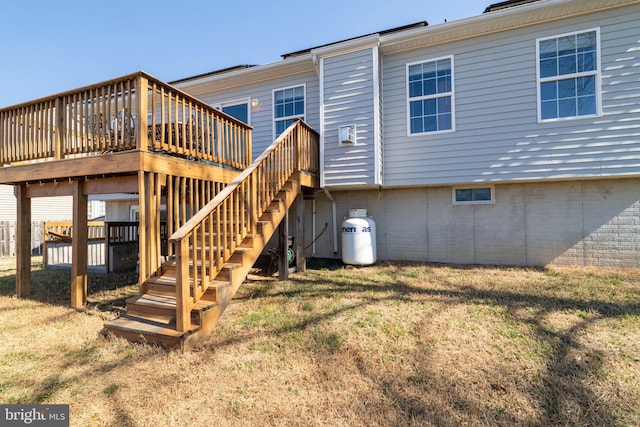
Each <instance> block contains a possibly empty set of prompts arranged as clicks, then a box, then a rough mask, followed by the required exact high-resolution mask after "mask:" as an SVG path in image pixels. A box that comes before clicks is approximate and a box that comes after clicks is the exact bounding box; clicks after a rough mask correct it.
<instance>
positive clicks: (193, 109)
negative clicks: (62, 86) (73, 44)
mask: <svg viewBox="0 0 640 427" xmlns="http://www.w3.org/2000/svg"><path fill="white" fill-rule="evenodd" d="M140 94H144V95H145V96H140ZM250 143H251V127H250V126H248V125H246V124H244V123H242V122H240V121H239V120H236V119H234V118H233V117H231V116H229V115H227V114H224V113H222V112H221V111H219V110H216V109H215V108H212V107H210V106H208V105H207V104H205V103H203V102H201V101H199V100H197V99H196V98H194V97H191V96H189V95H188V94H186V93H184V92H182V91H180V90H178V89H176V88H174V87H172V86H170V85H168V84H166V83H163V82H161V81H159V80H157V79H155V78H154V77H151V76H149V75H147V74H145V73H143V72H139V73H135V74H132V75H129V76H124V77H121V78H118V79H114V80H110V81H107V82H103V83H98V84H96V85H92V86H89V87H86V88H81V89H77V90H73V91H69V92H65V93H62V94H59V95H54V96H51V97H48V98H43V99H40V100H36V101H33V102H28V103H24V104H20V105H16V106H13V107H7V108H3V109H0V165H6V164H14V163H21V162H31V161H44V160H60V159H65V158H74V157H84V156H89V155H101V154H108V153H112V152H115V151H122V150H131V149H138V150H143V151H147V150H151V151H156V152H163V153H168V154H172V155H177V156H182V157H186V158H189V159H192V160H202V161H207V162H211V163H217V164H223V165H227V166H233V167H236V168H245V167H246V166H248V165H249V164H250V163H251V149H250Z"/></svg>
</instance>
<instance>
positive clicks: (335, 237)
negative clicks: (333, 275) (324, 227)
mask: <svg viewBox="0 0 640 427" xmlns="http://www.w3.org/2000/svg"><path fill="white" fill-rule="evenodd" d="M324 194H326V195H327V197H328V198H329V200H331V218H332V220H333V254H334V255H338V218H337V217H338V213H337V211H336V201H335V199H334V198H333V196H332V195H331V193H329V190H328V189H327V188H326V187H325V189H324Z"/></svg>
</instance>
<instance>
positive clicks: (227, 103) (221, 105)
mask: <svg viewBox="0 0 640 427" xmlns="http://www.w3.org/2000/svg"><path fill="white" fill-rule="evenodd" d="M240 104H247V120H248V122H247V124H248V125H250V124H251V110H252V109H253V108H254V107H252V106H251V97H249V98H240V99H234V100H232V101H224V102H221V103H219V104H216V106H215V107H214V108H216V109H217V110H220V111H222V109H223V108H224V107H231V106H234V105H240Z"/></svg>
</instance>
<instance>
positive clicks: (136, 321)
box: [101, 315, 200, 348]
mask: <svg viewBox="0 0 640 427" xmlns="http://www.w3.org/2000/svg"><path fill="white" fill-rule="evenodd" d="M199 329H200V326H199V325H197V324H193V323H192V324H191V326H190V328H189V331H188V332H179V331H177V330H176V329H175V325H167V324H163V323H159V322H154V321H151V320H147V319H142V318H139V317H135V316H130V315H124V316H121V317H118V318H117V319H114V320H111V321H109V322H106V323H105V325H104V329H102V332H101V334H102V335H103V336H109V335H113V336H116V337H121V338H125V339H127V340H129V341H132V342H139V343H144V344H155V345H159V346H161V347H165V348H181V347H182V345H183V342H184V340H185V338H186V337H187V336H189V335H191V334H193V333H195V332H196V331H198V330H199Z"/></svg>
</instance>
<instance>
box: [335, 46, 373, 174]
mask: <svg viewBox="0 0 640 427" xmlns="http://www.w3.org/2000/svg"><path fill="white" fill-rule="evenodd" d="M373 61H374V57H373V51H372V49H371V48H367V49H363V50H360V51H357V52H351V53H347V54H343V55H338V56H333V57H329V58H325V59H324V66H323V72H324V75H323V78H324V94H323V104H324V124H323V125H324V126H323V128H324V165H325V167H324V183H325V185H326V186H336V185H354V184H355V185H358V184H360V185H363V184H364V185H368V184H374V183H376V182H378V180H379V179H378V178H377V177H376V176H375V166H374V163H375V161H376V157H375V156H376V150H375V144H376V137H375V135H376V129H375V125H376V120H375V111H374V102H375V99H374V94H375V90H374V83H375V81H376V78H375V76H374V74H373V73H374V72H375V69H374V68H375V67H374V63H373ZM351 124H355V125H356V137H357V144H355V145H340V143H339V141H338V127H339V126H343V125H351Z"/></svg>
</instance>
